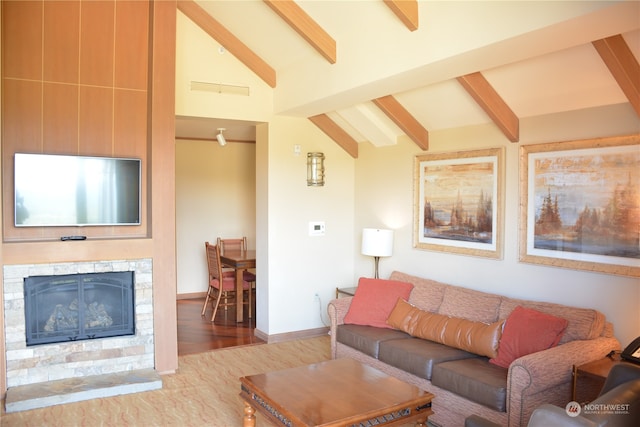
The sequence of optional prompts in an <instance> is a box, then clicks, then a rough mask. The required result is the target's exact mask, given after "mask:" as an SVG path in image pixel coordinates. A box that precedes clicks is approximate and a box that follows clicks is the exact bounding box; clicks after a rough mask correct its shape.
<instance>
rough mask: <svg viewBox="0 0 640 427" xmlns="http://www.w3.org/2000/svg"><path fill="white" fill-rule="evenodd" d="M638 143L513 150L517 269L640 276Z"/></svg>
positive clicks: (635, 138) (616, 140)
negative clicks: (516, 170)
mask: <svg viewBox="0 0 640 427" xmlns="http://www.w3.org/2000/svg"><path fill="white" fill-rule="evenodd" d="M639 144H640V135H629V136H622V137H609V138H597V139H586V140H577V141H567V142H553V143H546V144H536V145H525V146H522V147H521V148H520V152H521V156H520V261H521V262H526V263H533V264H542V265H548V266H554V267H564V268H572V269H577V270H586V271H594V272H599V273H606V274H617V275H623V276H632V277H639V276H640V245H639V239H640V145H639Z"/></svg>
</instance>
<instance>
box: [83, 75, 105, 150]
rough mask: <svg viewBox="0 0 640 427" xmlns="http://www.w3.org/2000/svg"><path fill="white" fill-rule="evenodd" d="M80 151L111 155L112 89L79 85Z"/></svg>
mask: <svg viewBox="0 0 640 427" xmlns="http://www.w3.org/2000/svg"><path fill="white" fill-rule="evenodd" d="M79 111H80V119H79V129H80V131H79V134H78V135H79V137H80V141H79V144H80V153H81V154H84V155H88V156H111V155H113V89H112V88H104V87H94V86H80V105H79Z"/></svg>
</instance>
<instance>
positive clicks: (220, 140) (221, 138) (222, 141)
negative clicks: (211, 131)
mask: <svg viewBox="0 0 640 427" xmlns="http://www.w3.org/2000/svg"><path fill="white" fill-rule="evenodd" d="M223 130H225V128H218V134H217V135H216V139H217V140H218V144H220V146H221V147H224V146H225V145H227V140H226V139H225V138H224V135H223V134H222V131H223Z"/></svg>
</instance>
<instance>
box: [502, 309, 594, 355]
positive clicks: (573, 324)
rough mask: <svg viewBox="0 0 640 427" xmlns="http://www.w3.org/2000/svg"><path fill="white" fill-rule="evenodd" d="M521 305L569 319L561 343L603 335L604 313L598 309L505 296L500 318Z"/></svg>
mask: <svg viewBox="0 0 640 427" xmlns="http://www.w3.org/2000/svg"><path fill="white" fill-rule="evenodd" d="M519 305H520V306H522V307H526V308H531V309H533V310H538V311H541V312H543V313H547V314H551V315H553V316H558V317H562V318H563V319H567V321H568V322H569V324H568V325H567V330H566V331H565V332H564V334H563V335H562V338H561V339H560V344H564V343H566V342H570V341H575V340H592V339H595V338H598V337H599V336H600V335H602V333H603V331H604V328H605V324H606V320H605V316H604V314H602V313H600V312H599V311H598V310H594V309H590V308H578V307H569V306H566V305H562V304H554V303H550V302H538V301H526V300H520V299H513V298H503V300H502V304H501V305H500V314H499V316H500V319H506V318H507V317H508V316H509V314H511V312H512V311H513V310H514V309H515V308H516V307H517V306H519Z"/></svg>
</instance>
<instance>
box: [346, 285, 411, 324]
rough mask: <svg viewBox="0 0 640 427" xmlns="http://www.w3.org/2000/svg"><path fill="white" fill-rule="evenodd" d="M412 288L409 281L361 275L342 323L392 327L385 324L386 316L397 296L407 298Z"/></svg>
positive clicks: (393, 305) (394, 303)
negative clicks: (370, 277)
mask: <svg viewBox="0 0 640 427" xmlns="http://www.w3.org/2000/svg"><path fill="white" fill-rule="evenodd" d="M412 289H413V285H412V284H411V283H406V282H399V281H396V280H384V279H368V278H365V277H361V278H360V280H359V281H358V288H357V289H356V293H355V294H354V295H353V299H352V300H351V305H350V306H349V311H347V314H346V315H345V316H344V323H346V324H352V325H366V326H376V327H378V328H392V326H390V325H388V324H387V317H389V314H390V313H391V311H392V310H393V307H395V305H396V302H397V301H398V298H402V299H405V300H408V299H409V294H411V290H412Z"/></svg>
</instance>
